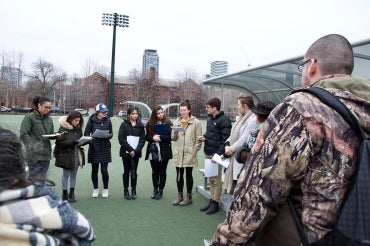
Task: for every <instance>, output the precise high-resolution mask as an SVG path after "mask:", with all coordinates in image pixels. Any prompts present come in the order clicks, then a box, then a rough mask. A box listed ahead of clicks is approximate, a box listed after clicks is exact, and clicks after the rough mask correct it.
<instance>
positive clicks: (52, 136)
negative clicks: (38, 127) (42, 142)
mask: <svg viewBox="0 0 370 246" xmlns="http://www.w3.org/2000/svg"><path fill="white" fill-rule="evenodd" d="M60 135H61V134H60V133H55V134H45V135H41V136H43V137H44V138H54V137H56V136H60Z"/></svg>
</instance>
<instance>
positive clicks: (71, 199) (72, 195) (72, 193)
mask: <svg viewBox="0 0 370 246" xmlns="http://www.w3.org/2000/svg"><path fill="white" fill-rule="evenodd" d="M68 202H77V200H76V197H75V189H74V188H71V189H70V190H69V195H68Z"/></svg>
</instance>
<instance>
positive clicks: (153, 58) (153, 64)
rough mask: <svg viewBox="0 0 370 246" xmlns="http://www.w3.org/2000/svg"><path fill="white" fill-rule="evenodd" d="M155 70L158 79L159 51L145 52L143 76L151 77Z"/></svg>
mask: <svg viewBox="0 0 370 246" xmlns="http://www.w3.org/2000/svg"><path fill="white" fill-rule="evenodd" d="M151 68H155V77H156V78H158V73H159V56H158V54H157V50H149V49H147V50H145V51H144V55H143V68H142V73H143V76H150V71H153V69H151Z"/></svg>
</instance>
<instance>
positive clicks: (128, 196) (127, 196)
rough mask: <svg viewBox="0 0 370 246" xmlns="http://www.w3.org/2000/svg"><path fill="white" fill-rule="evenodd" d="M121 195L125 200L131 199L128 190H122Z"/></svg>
mask: <svg viewBox="0 0 370 246" xmlns="http://www.w3.org/2000/svg"><path fill="white" fill-rule="evenodd" d="M123 197H124V198H125V199H126V200H131V196H130V192H128V190H124V191H123Z"/></svg>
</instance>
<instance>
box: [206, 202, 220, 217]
mask: <svg viewBox="0 0 370 246" xmlns="http://www.w3.org/2000/svg"><path fill="white" fill-rule="evenodd" d="M219 210H220V207H219V205H218V202H216V201H213V200H212V204H211V206H210V207H209V209H208V210H207V211H206V212H205V213H206V214H214V213H216V212H218V211H219Z"/></svg>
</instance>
